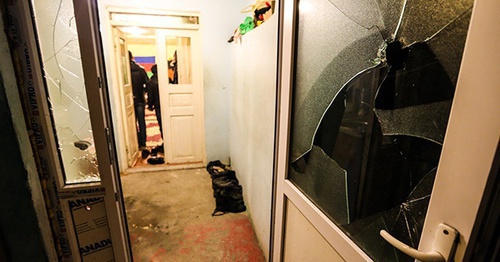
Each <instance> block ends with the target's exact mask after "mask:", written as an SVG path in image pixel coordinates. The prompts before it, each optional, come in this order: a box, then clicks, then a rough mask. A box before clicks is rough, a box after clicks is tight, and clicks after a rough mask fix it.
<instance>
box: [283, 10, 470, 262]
mask: <svg viewBox="0 0 500 262" xmlns="http://www.w3.org/2000/svg"><path fill="white" fill-rule="evenodd" d="M472 5H473V1H472V0H457V1H434V0H432V1H429V0H425V1H424V0H417V1H415V0H414V1H405V0H355V1H352V0H299V1H298V9H297V13H296V19H297V23H296V27H297V28H296V36H295V41H296V43H295V48H296V50H295V76H294V89H293V108H292V127H291V147H290V156H289V157H290V159H289V163H290V165H289V169H288V170H289V174H288V178H289V179H290V180H291V181H292V182H293V183H294V184H295V185H296V186H297V187H298V188H299V189H300V190H301V191H302V192H303V193H304V194H305V195H306V196H307V197H308V198H309V199H310V200H311V201H313V202H314V203H315V204H316V205H317V206H318V207H319V208H320V209H321V210H322V211H323V212H324V213H325V214H326V215H327V216H328V217H329V218H330V219H331V220H332V221H333V222H334V223H336V224H337V225H338V226H339V227H340V228H341V229H342V230H343V231H344V232H345V233H346V234H347V235H348V236H349V237H350V238H351V239H352V240H353V241H354V242H355V243H356V244H357V245H359V246H360V247H361V248H362V249H363V250H364V251H365V252H366V253H367V254H368V255H369V256H370V257H372V258H373V259H374V260H376V261H413V259H412V258H410V257H407V256H406V255H404V254H403V253H401V252H399V251H398V250H396V249H394V248H393V247H392V246H391V245H389V244H388V243H386V241H384V239H382V237H380V235H379V231H380V230H382V229H385V230H386V231H388V232H389V233H390V234H391V235H393V236H394V237H396V238H398V239H399V240H400V241H402V242H404V243H406V244H408V245H410V246H412V247H414V248H417V247H418V244H419V240H420V234H421V231H422V227H423V222H424V220H425V215H426V212H427V207H428V203H429V199H430V195H431V192H432V187H433V183H434V177H435V174H436V168H437V165H438V162H439V157H440V153H441V148H442V143H443V140H444V135H445V131H446V126H447V122H448V117H449V112H450V108H451V103H452V100H453V95H454V92H455V85H456V81H457V77H458V71H459V68H460V63H461V58H462V52H463V47H464V44H465V39H466V35H467V29H468V23H469V19H470V16H471V11H472Z"/></svg>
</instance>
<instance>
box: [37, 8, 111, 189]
mask: <svg viewBox="0 0 500 262" xmlns="http://www.w3.org/2000/svg"><path fill="white" fill-rule="evenodd" d="M33 9H34V13H35V22H36V27H37V33H38V39H39V43H40V50H41V55H42V61H43V70H44V77H45V83H46V90H47V96H48V98H47V99H48V101H49V107H50V110H51V113H52V114H51V116H52V119H53V123H54V129H55V134H56V140H57V143H58V151H59V154H60V158H61V162H62V169H63V170H64V176H65V183H66V184H74V183H83V182H94V181H100V180H101V179H100V175H99V171H98V168H97V157H96V152H95V147H94V136H93V134H92V126H91V124H90V115H89V107H88V104H87V94H86V89H85V82H84V78H83V69H82V61H81V59H80V46H79V43H78V35H77V31H76V21H75V18H74V10H73V1H71V0H60V1H55V0H42V1H34V2H33Z"/></svg>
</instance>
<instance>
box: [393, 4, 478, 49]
mask: <svg viewBox="0 0 500 262" xmlns="http://www.w3.org/2000/svg"><path fill="white" fill-rule="evenodd" d="M473 2H474V1H473V0H456V1H428V0H412V1H408V2H407V4H406V6H405V8H404V13H403V15H402V19H401V27H400V28H399V31H398V32H396V38H397V39H399V40H400V41H401V42H403V43H404V45H405V46H409V45H411V44H413V43H416V42H424V41H426V40H428V39H430V38H432V37H433V36H434V35H435V34H436V33H438V32H439V31H440V30H442V29H443V28H445V27H447V26H448V25H449V24H450V23H452V22H453V21H454V20H455V19H457V18H459V17H461V16H462V15H463V14H464V13H466V12H468V10H469V9H471V8H472V4H473Z"/></svg>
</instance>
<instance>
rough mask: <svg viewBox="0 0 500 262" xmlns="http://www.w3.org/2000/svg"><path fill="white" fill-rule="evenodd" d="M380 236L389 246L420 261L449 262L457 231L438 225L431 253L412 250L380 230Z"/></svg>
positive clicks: (444, 225) (453, 249)
mask: <svg viewBox="0 0 500 262" xmlns="http://www.w3.org/2000/svg"><path fill="white" fill-rule="evenodd" d="M380 235H381V236H382V237H383V238H384V239H385V240H386V241H387V242H389V244H391V245H393V246H394V247H395V248H397V249H399V250H400V251H401V252H403V253H405V254H407V255H408V256H410V257H413V258H415V259H417V260H420V261H424V262H425V261H443V262H444V261H449V260H450V258H451V257H452V256H453V254H452V252H454V251H455V246H456V241H455V240H456V239H457V236H458V231H457V230H456V229H454V228H452V227H450V226H448V225H446V224H443V223H441V224H439V226H438V230H437V231H436V237H435V238H434V243H433V245H432V251H430V252H423V251H419V250H417V249H414V248H412V247H410V246H408V245H406V244H404V243H402V242H401V241H399V240H397V239H396V238H395V237H393V236H391V234H389V233H388V232H387V231H385V230H380Z"/></svg>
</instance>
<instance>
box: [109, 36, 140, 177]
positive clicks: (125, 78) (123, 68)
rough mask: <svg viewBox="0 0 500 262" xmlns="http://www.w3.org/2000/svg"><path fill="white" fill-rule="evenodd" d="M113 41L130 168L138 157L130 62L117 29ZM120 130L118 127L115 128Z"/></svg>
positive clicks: (124, 37)
mask: <svg viewBox="0 0 500 262" xmlns="http://www.w3.org/2000/svg"><path fill="white" fill-rule="evenodd" d="M113 38H114V39H113V40H114V47H115V57H116V68H117V69H118V88H119V89H120V91H119V94H120V101H121V104H122V105H123V106H122V119H124V124H123V125H122V126H121V128H122V129H123V133H124V134H125V150H126V153H127V164H128V166H129V167H132V166H133V165H134V163H135V161H137V156H138V155H139V146H138V142H137V127H136V121H135V113H134V95H133V93H132V82H131V76H130V62H129V61H130V60H129V57H128V47H127V38H126V36H125V34H124V33H123V32H122V31H121V30H120V29H118V28H116V27H114V28H113ZM117 128H120V127H117Z"/></svg>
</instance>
